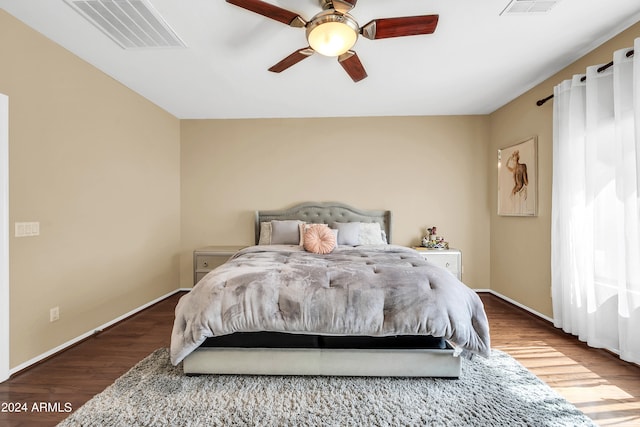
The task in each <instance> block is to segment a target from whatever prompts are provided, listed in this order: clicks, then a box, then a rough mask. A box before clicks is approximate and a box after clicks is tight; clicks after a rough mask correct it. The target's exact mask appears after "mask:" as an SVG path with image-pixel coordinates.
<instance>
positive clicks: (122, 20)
mask: <svg viewBox="0 0 640 427" xmlns="http://www.w3.org/2000/svg"><path fill="white" fill-rule="evenodd" d="M65 2H66V3H67V4H69V6H71V7H72V8H73V9H74V10H75V11H77V12H78V13H79V14H80V15H82V16H83V17H84V18H86V19H87V20H88V21H89V22H91V23H92V24H93V25H95V26H96V27H98V29H100V30H101V31H102V32H104V33H105V34H106V35H107V36H109V37H110V38H111V39H112V40H113V41H114V42H116V43H117V44H118V45H119V46H120V47H122V48H123V49H136V48H178V47H186V46H185V44H184V43H183V41H182V40H180V38H179V37H178V36H177V35H176V33H175V32H174V31H173V30H172V29H171V28H170V27H169V25H167V23H166V22H165V21H164V19H162V17H161V16H160V15H159V14H158V12H156V11H155V10H154V9H153V7H152V6H151V5H150V4H149V3H148V2H147V1H143V0H65Z"/></svg>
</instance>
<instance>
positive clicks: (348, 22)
mask: <svg viewBox="0 0 640 427" xmlns="http://www.w3.org/2000/svg"><path fill="white" fill-rule="evenodd" d="M359 32H360V26H359V25H358V23H357V22H356V20H355V19H353V17H352V16H351V15H349V14H348V13H345V14H342V13H338V12H336V11H335V10H333V9H328V10H325V11H322V12H320V13H318V14H317V15H316V16H314V17H313V19H311V21H309V22H308V23H307V25H306V36H307V41H308V42H309V46H311V47H312V48H313V49H314V50H315V51H316V52H318V53H320V54H322V55H325V56H340V55H342V54H343V53H345V52H347V51H348V50H349V49H351V48H352V47H353V45H354V44H355V43H356V41H357V40H358V34H359Z"/></svg>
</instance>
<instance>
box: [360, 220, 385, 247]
mask: <svg viewBox="0 0 640 427" xmlns="http://www.w3.org/2000/svg"><path fill="white" fill-rule="evenodd" d="M358 241H359V244H361V245H384V244H385V243H386V242H384V241H383V240H382V230H381V228H380V224H379V223H377V222H361V223H360V235H359V236H358Z"/></svg>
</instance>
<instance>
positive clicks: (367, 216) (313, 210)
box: [255, 202, 391, 245]
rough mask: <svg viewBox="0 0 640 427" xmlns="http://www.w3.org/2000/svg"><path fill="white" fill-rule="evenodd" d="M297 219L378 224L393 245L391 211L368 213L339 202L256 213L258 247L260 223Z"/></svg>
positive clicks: (305, 204) (300, 205) (307, 204)
mask: <svg viewBox="0 0 640 427" xmlns="http://www.w3.org/2000/svg"><path fill="white" fill-rule="evenodd" d="M287 219H297V220H300V221H305V222H311V223H320V224H331V223H332V222H377V223H379V224H380V227H381V228H382V229H383V230H384V231H385V233H386V234H387V241H388V242H389V243H391V211H367V210H362V209H356V208H354V207H351V206H349V205H345V204H344V203H338V202H306V203H300V204H298V205H295V206H292V207H290V208H288V209H281V210H272V211H256V224H255V227H256V245H257V244H258V241H259V240H260V223H261V222H268V221H271V220H287Z"/></svg>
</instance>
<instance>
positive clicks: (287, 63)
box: [269, 47, 314, 73]
mask: <svg viewBox="0 0 640 427" xmlns="http://www.w3.org/2000/svg"><path fill="white" fill-rule="evenodd" d="M313 53H314V50H313V49H311V48H310V47H305V48H304V49H299V50H296V51H295V52H293V53H292V54H291V55H289V56H287V57H286V58H284V59H283V60H282V61H280V62H278V63H277V64H276V65H274V66H273V67H271V68H269V71H271V72H273V73H281V72H283V71H284V70H286V69H287V68H289V67H291V66H293V65H296V64H297V63H298V62H300V61H302V60H303V59H305V58H308V57H310V56H311V55H313Z"/></svg>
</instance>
